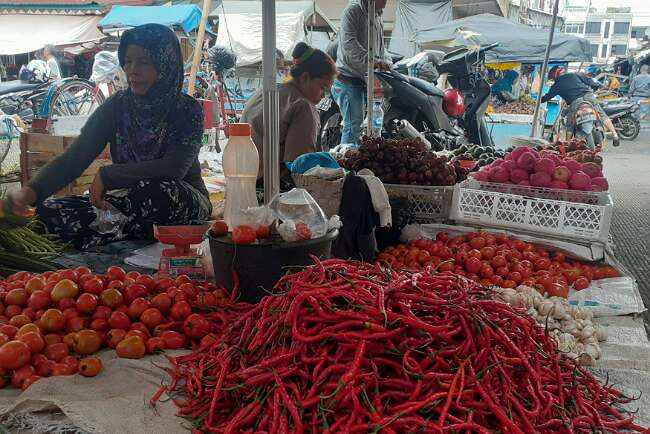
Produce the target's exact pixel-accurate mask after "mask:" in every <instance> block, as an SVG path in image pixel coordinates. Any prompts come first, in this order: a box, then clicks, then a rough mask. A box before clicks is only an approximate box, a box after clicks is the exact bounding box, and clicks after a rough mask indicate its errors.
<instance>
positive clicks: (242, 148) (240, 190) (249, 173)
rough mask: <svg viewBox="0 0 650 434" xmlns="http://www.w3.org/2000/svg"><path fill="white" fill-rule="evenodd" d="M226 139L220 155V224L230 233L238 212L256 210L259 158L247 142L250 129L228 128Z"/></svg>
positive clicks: (236, 223) (237, 221) (237, 223)
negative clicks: (223, 181) (222, 178)
mask: <svg viewBox="0 0 650 434" xmlns="http://www.w3.org/2000/svg"><path fill="white" fill-rule="evenodd" d="M228 131H229V138H228V143H227V144H226V149H224V151H223V174H224V175H225V177H226V204H225V210H224V220H225V221H226V224H227V225H228V228H229V229H230V230H231V231H232V230H233V229H235V228H236V227H237V226H240V225H241V224H242V223H243V222H242V214H241V210H245V209H248V208H250V207H255V206H258V203H257V196H256V194H255V183H256V182H257V173H258V171H259V167H260V157H259V154H258V152H257V148H256V147H255V143H253V140H252V139H251V126H250V125H249V124H246V123H236V124H230V125H228Z"/></svg>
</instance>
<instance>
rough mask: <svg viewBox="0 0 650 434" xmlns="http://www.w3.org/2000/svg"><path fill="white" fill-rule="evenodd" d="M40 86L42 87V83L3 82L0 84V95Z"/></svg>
mask: <svg viewBox="0 0 650 434" xmlns="http://www.w3.org/2000/svg"><path fill="white" fill-rule="evenodd" d="M40 85H42V83H26V82H24V81H20V80H12V81H3V82H2V83H0V95H5V94H8V93H13V92H22V91H24V90H30V89H35V88H37V87H38V86H40Z"/></svg>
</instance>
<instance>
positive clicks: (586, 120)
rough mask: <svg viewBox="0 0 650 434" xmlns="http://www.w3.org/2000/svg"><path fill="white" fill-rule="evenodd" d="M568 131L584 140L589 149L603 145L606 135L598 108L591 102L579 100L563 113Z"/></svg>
mask: <svg viewBox="0 0 650 434" xmlns="http://www.w3.org/2000/svg"><path fill="white" fill-rule="evenodd" d="M562 114H563V122H564V124H565V127H566V130H567V131H568V132H569V133H570V134H571V135H572V136H573V137H577V138H581V139H584V140H585V141H586V142H587V147H588V148H589V149H592V150H593V149H595V148H596V146H598V145H600V144H602V142H603V140H604V138H605V133H604V128H603V124H602V122H601V120H600V118H599V116H598V112H597V111H596V108H595V107H594V106H593V104H591V103H590V102H589V101H585V100H584V99H582V98H577V99H576V100H575V101H573V102H572V103H571V105H570V106H569V107H567V108H565V109H564V111H563V113H562Z"/></svg>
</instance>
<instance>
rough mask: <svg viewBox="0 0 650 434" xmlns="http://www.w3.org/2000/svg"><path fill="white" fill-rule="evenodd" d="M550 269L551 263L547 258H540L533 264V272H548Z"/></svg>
mask: <svg viewBox="0 0 650 434" xmlns="http://www.w3.org/2000/svg"><path fill="white" fill-rule="evenodd" d="M550 267H551V261H550V260H549V259H548V258H540V259H538V260H537V261H536V262H535V270H536V271H537V270H548V269H549V268H550Z"/></svg>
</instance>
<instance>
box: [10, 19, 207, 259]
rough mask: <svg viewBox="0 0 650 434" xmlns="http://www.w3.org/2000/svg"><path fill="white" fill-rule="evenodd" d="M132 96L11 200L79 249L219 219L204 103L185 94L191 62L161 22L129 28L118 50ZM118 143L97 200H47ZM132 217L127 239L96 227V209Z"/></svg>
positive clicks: (100, 116) (103, 113)
mask: <svg viewBox="0 0 650 434" xmlns="http://www.w3.org/2000/svg"><path fill="white" fill-rule="evenodd" d="M118 56H119V60H120V65H121V66H122V68H123V69H124V71H125V73H126V76H127V78H128V82H129V88H128V89H127V90H125V91H120V92H117V93H116V94H115V95H113V96H112V97H110V98H109V99H108V100H107V101H106V102H105V103H104V104H103V105H101V106H100V107H99V108H97V110H96V111H95V112H94V113H93V114H92V115H91V116H90V118H89V119H88V121H87V123H86V125H85V126H84V127H83V129H82V130H81V134H80V136H79V138H78V139H77V140H76V142H75V143H74V144H73V145H72V146H70V148H68V150H67V151H66V152H65V153H64V154H62V155H61V156H60V157H58V158H56V159H55V160H53V161H52V162H50V163H49V164H48V165H47V166H45V167H44V168H43V169H42V170H41V171H40V172H39V173H38V174H37V175H36V176H35V177H34V178H33V179H32V180H31V181H30V182H29V184H28V185H26V186H24V187H23V188H22V189H21V190H20V191H18V192H16V193H14V194H12V195H11V200H12V202H11V206H12V211H15V212H21V211H23V210H24V209H25V208H26V207H27V206H30V205H36V206H37V213H38V216H39V218H40V220H42V221H43V222H44V223H45V224H46V225H47V226H48V228H49V229H50V230H51V231H52V232H54V233H56V234H58V235H59V236H60V237H61V238H62V239H63V240H64V241H66V242H71V243H73V244H74V245H75V246H76V247H78V248H86V247H90V246H93V245H99V244H104V243H107V242H110V241H113V240H116V239H118V238H122V237H132V238H149V237H151V228H152V225H153V224H174V225H176V224H191V223H194V222H198V221H205V220H207V219H208V218H209V217H210V214H211V211H212V207H211V204H210V201H209V196H208V192H207V190H206V188H205V185H204V183H203V180H202V179H201V169H200V166H199V161H198V153H199V150H200V147H201V138H202V134H203V113H202V109H201V106H200V104H199V103H198V102H197V101H196V100H195V99H194V98H192V97H190V96H188V95H186V94H184V93H183V92H182V87H183V63H182V57H181V50H180V44H179V42H178V39H177V37H176V35H175V34H174V32H172V31H171V30H170V29H169V28H167V27H165V26H161V25H157V24H147V25H143V26H140V27H136V28H134V29H131V30H128V31H126V32H125V33H124V35H123V36H122V39H121V41H120V46H119V50H118ZM107 144H109V145H110V152H111V158H112V162H113V164H112V165H110V166H105V167H103V168H102V169H100V171H99V173H98V174H97V176H96V177H95V179H94V181H93V183H92V185H91V187H90V190H89V192H90V196H89V197H80V196H78V197H77V196H76V197H69V198H61V199H48V198H49V197H50V196H51V195H52V194H54V193H56V192H57V191H59V190H61V189H62V188H63V187H65V186H66V185H68V184H69V183H70V182H72V181H73V180H75V179H76V178H77V177H79V176H80V175H81V174H82V173H83V171H84V170H85V169H86V168H87V167H88V166H89V165H90V164H91V163H92V162H93V161H94V160H95V159H96V158H97V156H98V155H99V154H100V153H101V152H102V151H103V150H104V148H105V147H106V145H107ZM111 207H113V208H115V209H117V210H118V211H120V212H121V213H122V214H123V215H124V216H125V220H126V223H125V226H124V228H123V230H122V231H121V233H120V234H112V233H111V234H106V233H99V232H96V231H95V230H93V229H91V223H93V222H94V221H95V220H96V218H97V209H109V208H111Z"/></svg>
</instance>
